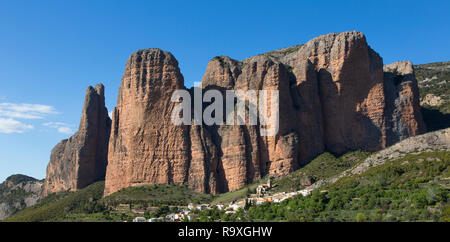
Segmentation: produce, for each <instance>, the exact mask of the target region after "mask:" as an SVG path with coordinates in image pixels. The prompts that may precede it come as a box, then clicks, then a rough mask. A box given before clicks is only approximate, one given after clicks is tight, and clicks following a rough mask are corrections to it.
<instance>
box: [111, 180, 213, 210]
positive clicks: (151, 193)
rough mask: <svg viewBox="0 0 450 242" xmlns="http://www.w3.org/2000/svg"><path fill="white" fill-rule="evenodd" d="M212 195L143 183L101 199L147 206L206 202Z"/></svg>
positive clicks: (178, 186) (174, 186) (171, 185)
mask: <svg viewBox="0 0 450 242" xmlns="http://www.w3.org/2000/svg"><path fill="white" fill-rule="evenodd" d="M212 197H213V196H212V195H209V194H202V193H197V192H194V191H192V190H190V189H189V188H188V187H187V186H184V185H182V186H180V185H174V184H170V185H166V184H155V185H143V186H137V187H129V188H125V189H122V190H120V191H118V192H116V193H114V194H112V195H110V196H108V197H106V198H104V199H103V200H104V201H105V202H107V203H109V204H118V203H127V204H135V205H142V204H145V205H147V206H160V205H178V206H179V205H187V204H189V203H198V204H199V203H206V202H209V201H211V200H212Z"/></svg>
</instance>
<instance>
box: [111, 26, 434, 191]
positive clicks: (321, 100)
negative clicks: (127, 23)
mask: <svg viewBox="0 0 450 242" xmlns="http://www.w3.org/2000/svg"><path fill="white" fill-rule="evenodd" d="M201 88H203V90H210V89H216V90H219V91H221V92H222V93H224V92H225V90H244V91H245V90H278V91H279V94H280V95H279V96H280V106H279V108H280V109H279V120H280V124H279V131H278V133H277V134H276V135H275V136H261V135H260V131H261V129H262V128H263V127H264V125H262V124H261V123H258V125H250V124H249V122H248V120H245V125H234V126H227V125H222V126H215V125H213V126H208V125H205V124H203V125H199V126H198V125H197V126H195V125H191V126H188V125H186V126H174V125H173V124H172V123H171V119H170V115H171V112H172V110H173V108H174V106H175V105H176V103H173V102H171V101H170V98H171V95H172V93H173V92H174V91H175V90H177V89H186V88H185V87H184V83H183V77H182V75H181V73H180V70H179V68H178V63H177V61H176V59H175V58H174V57H173V56H172V54H170V53H169V52H165V51H162V50H159V49H147V50H141V51H138V52H135V53H133V54H132V55H131V57H130V58H129V60H128V62H127V64H126V68H125V74H124V76H123V78H122V84H121V86H120V91H119V97H118V101H117V107H116V109H115V110H114V112H113V126H112V132H111V139H110V144H109V164H108V170H107V176H106V188H105V194H106V195H108V194H111V193H113V192H115V191H117V190H119V189H121V188H125V187H128V186H136V185H141V184H152V183H176V184H187V185H188V186H189V187H190V188H192V189H194V190H196V191H200V192H207V193H220V192H227V191H232V190H236V189H239V188H241V187H243V186H245V185H246V184H249V183H251V182H253V181H255V180H257V179H259V178H261V177H263V176H265V175H271V176H284V175H287V174H288V173H290V172H292V171H294V170H295V169H297V168H299V167H300V166H302V165H304V164H306V163H308V162H309V161H310V160H311V159H313V158H314V157H315V156H317V155H318V154H320V153H322V152H324V151H325V150H327V151H330V152H332V153H335V154H342V153H345V152H347V151H350V150H356V149H363V150H368V151H376V150H380V149H382V148H385V147H387V146H390V145H392V144H394V143H395V142H398V141H400V140H402V139H405V138H407V137H410V136H414V135H417V134H420V133H423V132H424V131H425V126H424V124H423V120H422V116H421V113H420V106H419V102H418V89H417V81H416V80H415V78H414V70H413V68H412V65H411V63H409V62H399V63H395V64H392V65H388V66H385V71H383V62H382V59H381V57H380V56H379V55H378V54H377V53H376V52H375V51H373V50H372V49H371V48H370V46H369V45H368V44H367V42H366V38H365V36H364V35H363V34H362V33H360V32H355V31H352V32H344V33H339V34H336V33H333V34H328V35H323V36H319V37H317V38H314V39H312V40H311V41H309V42H308V43H306V44H305V45H299V46H294V47H290V48H285V49H281V50H277V51H272V52H269V53H266V54H263V55H259V56H255V57H251V58H247V59H245V60H243V61H237V60H233V59H231V58H229V57H225V56H220V57H215V58H213V59H211V61H210V62H209V64H208V67H207V69H206V73H205V75H204V76H203V79H202V83H201ZM190 92H191V93H192V92H193V89H190Z"/></svg>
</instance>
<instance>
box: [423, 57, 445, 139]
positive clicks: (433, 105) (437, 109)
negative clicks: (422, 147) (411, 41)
mask: <svg viewBox="0 0 450 242" xmlns="http://www.w3.org/2000/svg"><path fill="white" fill-rule="evenodd" d="M414 69H415V74H416V79H417V81H418V84H419V90H420V101H421V106H422V113H423V116H424V117H423V118H424V121H425V123H426V125H427V128H428V131H433V130H438V129H443V128H448V127H450V61H447V62H435V63H428V64H422V65H415V66H414Z"/></svg>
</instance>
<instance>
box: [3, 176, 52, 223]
mask: <svg viewBox="0 0 450 242" xmlns="http://www.w3.org/2000/svg"><path fill="white" fill-rule="evenodd" d="M43 185H44V182H43V181H39V180H37V179H34V178H32V177H29V176H25V175H12V176H10V177H8V178H7V179H6V180H5V181H4V182H3V183H2V184H0V220H3V219H6V218H8V217H9V216H11V215H13V214H14V213H15V212H17V211H19V210H21V209H24V208H27V207H30V206H33V205H35V204H36V203H37V202H38V201H39V200H40V199H41V198H42V188H43Z"/></svg>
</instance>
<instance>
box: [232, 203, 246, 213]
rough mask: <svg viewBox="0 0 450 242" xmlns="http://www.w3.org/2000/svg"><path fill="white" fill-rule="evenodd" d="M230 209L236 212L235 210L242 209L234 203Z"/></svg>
mask: <svg viewBox="0 0 450 242" xmlns="http://www.w3.org/2000/svg"><path fill="white" fill-rule="evenodd" d="M230 208H231V209H233V210H234V211H237V210H239V208H243V206H242V205H239V204H236V203H235V204H231V205H230Z"/></svg>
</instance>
